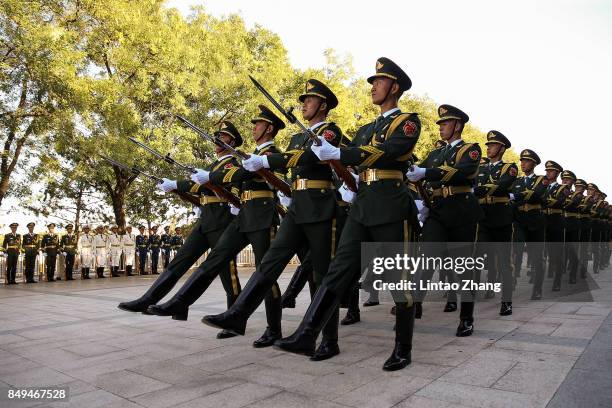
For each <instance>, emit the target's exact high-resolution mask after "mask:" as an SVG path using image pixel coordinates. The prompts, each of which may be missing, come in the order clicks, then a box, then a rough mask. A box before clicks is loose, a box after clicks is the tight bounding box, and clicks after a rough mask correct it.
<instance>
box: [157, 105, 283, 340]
mask: <svg viewBox="0 0 612 408" xmlns="http://www.w3.org/2000/svg"><path fill="white" fill-rule="evenodd" d="M259 110H260V112H259V114H258V115H257V117H255V118H254V119H252V120H251V122H252V123H253V128H252V135H253V141H254V142H255V144H256V146H257V147H256V148H255V151H254V152H253V155H258V156H260V157H261V156H262V155H269V154H272V153H279V150H278V149H277V148H276V146H275V145H274V137H275V136H276V134H277V133H278V131H279V130H281V129H283V128H284V127H285V124H284V123H283V121H282V120H280V119H279V118H278V117H277V116H276V115H274V114H273V113H272V111H270V110H269V109H268V108H266V107H265V106H263V105H260V106H259ZM225 129H227V130H228V131H231V132H232V134H236V135H237V134H239V133H238V131H237V130H236V129H235V127H234V125H233V124H232V123H231V122H228V121H225V122H224V127H222V128H221V132H223V131H224V130H225ZM281 176H282V175H281ZM196 179H197V181H198V182H199V183H200V184H202V183H206V182H208V181H210V182H212V183H213V184H217V185H224V184H228V183H231V184H233V185H236V186H238V188H239V189H240V191H241V202H242V205H241V208H240V209H239V211H238V209H237V208H236V209H233V211H234V212H237V217H236V219H234V220H233V221H232V222H231V223H230V224H229V225H228V226H227V228H226V229H225V231H224V232H223V234H222V235H221V237H220V238H219V240H218V241H217V244H216V245H215V247H214V248H213V249H212V251H211V252H210V254H208V256H207V258H206V260H205V261H204V262H203V263H202V264H201V265H200V266H199V268H198V269H197V271H196V272H194V273H193V274H192V275H191V277H190V278H189V279H188V280H187V282H185V284H184V285H183V287H182V288H181V289H179V291H178V292H177V294H176V295H175V296H174V297H173V298H172V299H170V301H168V302H166V303H164V304H162V305H152V306H150V307H149V312H150V313H153V314H156V315H162V316H169V315H186V314H187V310H188V308H189V306H191V305H192V304H193V303H194V302H195V301H196V300H197V299H198V298H199V297H200V296H201V295H202V294H203V293H204V292H205V291H206V289H207V288H208V287H209V286H210V284H211V283H212V282H213V281H214V279H215V278H216V277H217V275H218V274H219V271H220V270H222V267H223V266H224V265H227V264H228V263H233V262H235V259H236V256H237V255H238V254H239V253H240V251H242V250H243V249H244V248H245V247H246V246H247V245H249V244H250V245H251V247H252V248H253V253H254V254H255V265H256V266H259V265H260V263H261V259H262V258H263V256H264V254H265V253H266V251H267V250H268V248H269V247H270V242H271V241H272V238H273V237H274V235H275V233H276V229H277V227H278V223H279V217H278V212H277V209H276V201H275V195H274V189H273V188H272V187H271V186H270V185H268V183H267V182H266V181H265V180H264V179H263V178H261V177H260V176H259V175H257V174H256V173H251V172H250V171H248V170H245V169H244V168H243V167H242V166H232V167H224V168H221V169H217V170H214V171H211V172H208V171H206V170H199V172H198V173H197V175H196ZM234 301H235V297H232V298H228V302H227V307H228V308H229V307H230V306H231V305H232V304H233V303H234ZM265 305H266V319H267V323H268V325H267V328H266V330H265V332H264V333H263V335H262V336H261V337H260V338H259V339H257V340H256V341H255V342H254V343H253V346H254V347H257V348H260V347H269V346H272V344H273V343H274V341H275V340H276V339H279V338H280V337H281V310H282V309H281V295H280V289H279V288H278V285H275V286H274V287H273V288H272V290H270V291H269V293H268V295H267V296H266V302H265ZM229 335H230V333H227V332H224V337H229Z"/></svg>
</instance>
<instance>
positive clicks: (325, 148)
mask: <svg viewBox="0 0 612 408" xmlns="http://www.w3.org/2000/svg"><path fill="white" fill-rule="evenodd" d="M319 140H320V141H321V146H317V145H315V144H314V143H313V144H312V146H310V150H312V152H313V153H314V154H316V155H317V157H318V158H319V160H322V161H325V160H340V149H339V148H338V147H336V146H333V145H331V144H330V143H329V142H328V141H327V140H325V138H324V137H322V136H319Z"/></svg>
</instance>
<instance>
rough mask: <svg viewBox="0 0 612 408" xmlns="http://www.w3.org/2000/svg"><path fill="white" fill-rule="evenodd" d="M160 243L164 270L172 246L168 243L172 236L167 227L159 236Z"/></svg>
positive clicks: (167, 226) (168, 260)
mask: <svg viewBox="0 0 612 408" xmlns="http://www.w3.org/2000/svg"><path fill="white" fill-rule="evenodd" d="M160 241H161V250H162V255H163V257H164V269H166V268H167V267H168V264H169V263H170V251H172V244H171V243H170V242H171V241H172V235H171V234H170V226H169V225H166V226H165V227H164V233H163V234H161V237H160Z"/></svg>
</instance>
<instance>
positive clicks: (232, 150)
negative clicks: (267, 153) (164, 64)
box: [175, 115, 291, 197]
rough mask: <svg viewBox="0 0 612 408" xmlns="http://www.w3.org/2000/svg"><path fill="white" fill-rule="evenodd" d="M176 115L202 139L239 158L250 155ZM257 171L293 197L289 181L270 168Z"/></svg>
mask: <svg viewBox="0 0 612 408" xmlns="http://www.w3.org/2000/svg"><path fill="white" fill-rule="evenodd" d="M175 116H176V118H177V119H178V120H180V121H181V122H183V123H184V124H185V125H186V126H187V127H188V128H190V129H191V130H193V131H194V132H195V133H197V134H198V135H199V136H200V137H201V138H202V139H204V140H206V141H208V142H211V143H213V144H215V145H217V146H219V147H221V148H222V149H224V150H227V151H229V152H230V153H231V154H232V156H234V157H235V158H237V159H238V160H242V159H248V158H249V157H250V156H249V155H248V154H246V153H244V152H241V151H240V150H237V149H235V148H234V147H232V146H230V145H228V144H227V143H225V142H224V141H223V140H221V139H219V138H218V137H213V136H211V135H209V134H208V133H206V132H205V131H204V130H202V129H201V128H199V127H198V126H196V125H194V124H193V123H191V122H190V121H189V120H187V119H186V118H184V117H183V116H181V115H175ZM255 173H257V174H259V175H260V176H261V177H262V178H263V179H264V180H266V181H267V182H268V183H269V184H271V185H272V186H273V187H274V188H276V189H277V190H279V191H281V192H282V193H283V194H284V195H286V196H287V197H291V186H289V184H287V182H285V181H283V180H281V179H279V178H278V177H277V176H276V175H275V174H274V173H272V172H271V171H270V170H268V169H259V170H257V171H256V172H255Z"/></svg>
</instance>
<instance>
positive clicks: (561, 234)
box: [546, 214, 565, 288]
mask: <svg viewBox="0 0 612 408" xmlns="http://www.w3.org/2000/svg"><path fill="white" fill-rule="evenodd" d="M564 240H565V225H564V220H563V216H562V215H560V214H553V215H548V216H546V249H547V251H546V252H547V254H548V275H549V276H550V275H553V288H558V287H560V286H561V275H562V274H563V272H564V271H565V256H564V254H563V245H564Z"/></svg>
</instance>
